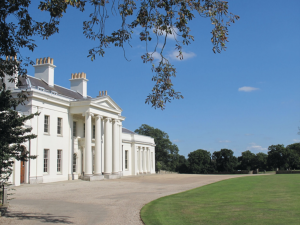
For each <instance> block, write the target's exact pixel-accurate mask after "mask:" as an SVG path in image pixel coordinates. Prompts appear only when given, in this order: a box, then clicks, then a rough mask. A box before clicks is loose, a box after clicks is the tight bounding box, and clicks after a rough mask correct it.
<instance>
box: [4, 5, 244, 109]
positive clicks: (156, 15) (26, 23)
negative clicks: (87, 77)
mask: <svg viewBox="0 0 300 225" xmlns="http://www.w3.org/2000/svg"><path fill="white" fill-rule="evenodd" d="M30 5H31V1H30V0H13V1H12V0H2V1H1V2H0V29H1V36H0V46H1V47H0V48H1V50H0V61H1V62H0V64H1V68H0V77H1V78H3V77H4V74H8V75H10V76H12V75H13V74H15V73H14V71H16V70H18V71H19V74H20V75H21V76H26V69H25V67H26V66H27V65H28V63H30V64H33V62H32V61H31V60H30V59H29V58H27V57H22V56H21V55H20V49H22V48H26V49H28V50H31V51H33V50H34V49H35V48H36V47H37V46H36V44H35V40H34V38H35V36H41V37H43V38H44V39H48V38H49V37H50V36H51V35H53V34H55V33H58V32H59V23H60V21H61V19H62V17H63V16H64V14H65V13H66V12H67V8H68V7H74V8H77V9H78V10H80V11H84V10H86V9H89V8H92V10H93V11H92V12H91V13H90V18H87V20H86V21H84V22H83V33H84V35H85V36H86V38H88V39H91V40H95V41H97V42H98V44H97V46H96V47H94V48H92V49H90V50H89V53H88V56H89V57H90V59H91V60H92V61H93V60H95V58H96V56H97V55H100V56H104V54H105V49H106V48H110V47H111V46H115V47H121V48H123V49H124V45H126V44H128V45H129V46H131V44H130V40H131V37H132V34H133V30H134V29H136V28H141V29H142V31H141V32H140V34H139V37H140V41H142V42H144V43H145V45H146V53H145V54H143V55H142V56H141V58H142V60H143V62H144V63H148V62H149V63H151V64H152V66H151V69H152V71H153V72H154V73H155V75H154V76H153V78H152V81H154V87H153V89H152V91H151V93H150V94H149V95H148V96H147V98H146V103H148V104H151V105H152V106H153V107H154V108H160V109H164V108H165V104H166V103H167V102H170V101H171V100H172V99H180V98H183V96H182V95H181V93H180V92H176V91H175V90H174V88H173V83H172V80H171V78H173V77H175V76H176V69H175V68H174V66H173V65H171V64H170V62H169V61H168V59H167V58H165V57H164V53H163V51H164V47H165V45H166V42H167V36H168V35H173V36H174V37H175V40H176V45H175V49H176V50H177V51H178V57H179V58H180V59H183V53H182V52H183V51H182V45H188V44H191V40H194V37H193V36H192V35H191V33H190V31H191V30H190V27H189V26H188V22H189V21H191V20H193V19H194V18H195V14H199V15H200V17H205V18H210V22H211V24H212V25H213V29H212V32H211V34H212V37H211V42H212V44H213V52H215V53H216V52H218V53H219V52H221V50H225V49H226V42H228V27H229V26H230V24H231V23H234V22H235V21H236V20H238V19H239V17H238V16H236V15H233V14H232V13H229V12H228V2H225V1H221V0H199V1H198V0H188V1H187V0H176V1H171V0H166V1H158V0H150V1H141V2H137V1H133V0H123V1H119V2H116V1H115V0H111V1H109V0H106V1H103V0H92V1H87V0H44V1H40V3H39V6H38V8H39V9H40V10H41V11H45V12H47V13H49V15H50V20H49V21H48V22H45V21H38V20H39V18H33V17H32V15H30V13H29V6H30ZM89 6H91V7H89ZM113 15H114V16H119V17H121V21H122V22H121V24H120V26H119V27H116V28H115V29H114V31H112V33H110V34H106V33H105V31H106V29H105V26H106V21H107V19H108V18H109V17H110V16H113ZM160 36H161V37H162V38H163V47H162V48H161V49H160V50H158V44H159V39H160V38H159V37H160ZM154 38H155V40H156V41H155V48H154V49H153V50H151V51H150V50H148V42H150V41H152V40H154ZM155 52H159V54H160V55H161V60H160V62H159V63H158V65H157V66H156V65H155V64H154V63H153V60H154V58H153V54H154V53H155ZM16 54H18V55H19V57H18V62H19V63H18V64H17V63H13V62H8V63H6V62H5V61H6V60H5V58H6V56H15V55H16ZM23 60H24V62H23ZM11 61H12V60H11ZM24 66H25V67H24ZM12 79H14V78H13V77H12Z"/></svg>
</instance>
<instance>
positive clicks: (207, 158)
mask: <svg viewBox="0 0 300 225" xmlns="http://www.w3.org/2000/svg"><path fill="white" fill-rule="evenodd" d="M188 162H189V170H190V173H196V174H197V173H212V172H214V167H213V165H212V163H211V154H210V152H208V151H206V150H202V149H198V150H196V151H193V152H190V153H189V155H188Z"/></svg>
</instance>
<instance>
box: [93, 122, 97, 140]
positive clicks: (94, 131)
mask: <svg viewBox="0 0 300 225" xmlns="http://www.w3.org/2000/svg"><path fill="white" fill-rule="evenodd" d="M95 133H96V130H95V125H93V138H94V139H95Z"/></svg>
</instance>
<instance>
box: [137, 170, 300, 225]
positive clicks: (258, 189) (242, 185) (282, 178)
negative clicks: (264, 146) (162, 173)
mask: <svg viewBox="0 0 300 225" xmlns="http://www.w3.org/2000/svg"><path fill="white" fill-rule="evenodd" d="M141 217H142V220H143V221H144V223H145V224H146V225H151V224H155V225H159V224H172V225H173V224H174V225H175V224H180V225H183V224H272V225H273V224H300V174H281V175H269V176H249V177H241V178H234V179H229V180H224V181H220V182H217V183H213V184H210V185H206V186H203V187H199V188H196V189H193V190H190V191H186V192H182V193H179V194H175V195H170V196H166V197H163V198H160V199H157V200H155V201H152V202H150V203H149V204H147V205H145V206H144V207H143V208H142V210H141Z"/></svg>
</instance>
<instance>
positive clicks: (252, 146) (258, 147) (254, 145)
mask: <svg viewBox="0 0 300 225" xmlns="http://www.w3.org/2000/svg"><path fill="white" fill-rule="evenodd" d="M248 149H249V150H254V151H267V150H268V148H263V147H262V146H260V145H257V144H255V143H250V146H248Z"/></svg>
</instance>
